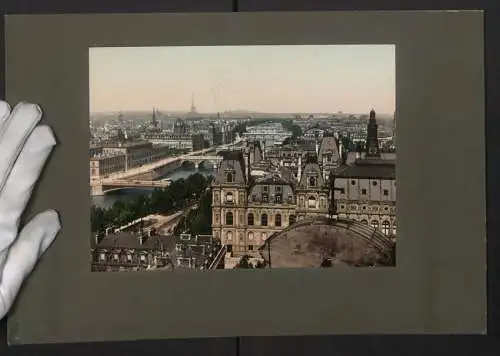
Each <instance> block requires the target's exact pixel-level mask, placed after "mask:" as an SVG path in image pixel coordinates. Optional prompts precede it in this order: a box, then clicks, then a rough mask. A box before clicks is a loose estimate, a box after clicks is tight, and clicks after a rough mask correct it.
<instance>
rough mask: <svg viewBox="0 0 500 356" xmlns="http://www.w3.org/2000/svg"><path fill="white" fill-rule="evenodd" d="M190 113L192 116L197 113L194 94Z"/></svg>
mask: <svg viewBox="0 0 500 356" xmlns="http://www.w3.org/2000/svg"><path fill="white" fill-rule="evenodd" d="M190 112H191V113H192V114H195V113H196V106H195V105H194V93H193V94H191V110H190Z"/></svg>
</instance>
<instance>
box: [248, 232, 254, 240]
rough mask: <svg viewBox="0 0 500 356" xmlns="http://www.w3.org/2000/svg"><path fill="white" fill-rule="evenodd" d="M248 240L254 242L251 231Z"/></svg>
mask: <svg viewBox="0 0 500 356" xmlns="http://www.w3.org/2000/svg"><path fill="white" fill-rule="evenodd" d="M248 239H249V240H253V232H251V231H250V232H249V233H248Z"/></svg>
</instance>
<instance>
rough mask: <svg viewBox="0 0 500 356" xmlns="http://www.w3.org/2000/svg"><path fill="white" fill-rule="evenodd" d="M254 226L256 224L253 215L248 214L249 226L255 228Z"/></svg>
mask: <svg viewBox="0 0 500 356" xmlns="http://www.w3.org/2000/svg"><path fill="white" fill-rule="evenodd" d="M253 224H254V217H253V213H248V225H249V226H253Z"/></svg>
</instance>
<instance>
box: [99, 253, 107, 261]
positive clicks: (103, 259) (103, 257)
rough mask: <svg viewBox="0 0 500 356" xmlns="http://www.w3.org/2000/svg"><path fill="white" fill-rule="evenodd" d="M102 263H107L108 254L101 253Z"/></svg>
mask: <svg viewBox="0 0 500 356" xmlns="http://www.w3.org/2000/svg"><path fill="white" fill-rule="evenodd" d="M100 258H101V261H106V254H105V253H101V256H100Z"/></svg>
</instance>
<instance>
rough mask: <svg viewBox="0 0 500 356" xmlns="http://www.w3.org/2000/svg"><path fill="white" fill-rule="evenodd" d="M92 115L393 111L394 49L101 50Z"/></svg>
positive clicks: (92, 76)
mask: <svg viewBox="0 0 500 356" xmlns="http://www.w3.org/2000/svg"><path fill="white" fill-rule="evenodd" d="M89 89H90V93H89V94H90V112H91V113H98V112H117V111H149V110H152V108H153V107H154V108H157V109H158V110H165V111H184V112H186V111H189V109H190V107H191V104H192V99H193V97H194V104H195V106H196V109H197V111H198V112H200V113H214V112H224V111H252V112H263V113H295V112H297V113H307V112H316V113H318V112H325V113H327V112H337V111H343V112H349V113H365V112H368V111H369V110H370V109H371V108H374V109H375V110H376V111H377V113H380V114H384V115H391V114H392V113H393V112H394V110H395V46H394V45H307V46H304V45H295V46H288V45H287V46H270V45H269V46H210V47H194V46H192V47H135V48H133V47H113V48H109V47H102V48H91V49H90V50H89Z"/></svg>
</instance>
